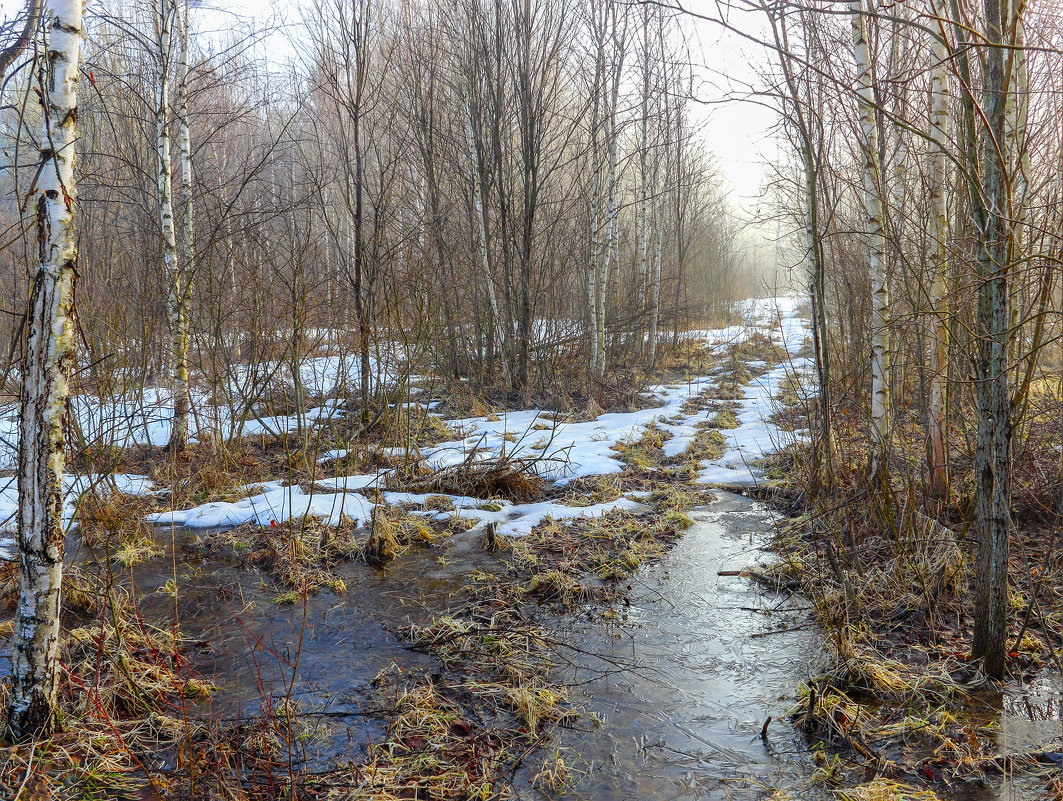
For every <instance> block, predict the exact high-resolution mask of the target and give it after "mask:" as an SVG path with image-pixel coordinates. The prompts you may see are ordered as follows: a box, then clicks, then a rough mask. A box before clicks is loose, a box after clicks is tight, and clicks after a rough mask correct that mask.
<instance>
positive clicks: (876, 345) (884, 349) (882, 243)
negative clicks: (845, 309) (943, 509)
mask: <svg viewBox="0 0 1063 801" xmlns="http://www.w3.org/2000/svg"><path fill="white" fill-rule="evenodd" d="M849 13H850V15H851V17H852V29H853V58H854V60H855V62H856V95H857V109H858V113H859V117H860V151H861V154H862V157H863V168H862V176H863V185H864V211H865V213H866V220H867V230H868V240H869V256H870V276H871V460H870V473H871V475H872V476H874V477H877V476H879V475H880V474H881V473H882V471H883V470H885V469H886V457H887V453H888V451H889V416H888V415H889V385H888V381H889V378H888V370H889V345H890V343H889V324H890V297H889V285H888V281H887V272H886V261H885V253H886V236H885V230H884V228H883V215H882V194H881V191H882V162H881V153H880V151H879V139H878V124H877V121H876V119H875V95H874V76H873V72H872V64H871V47H870V44H869V42H868V37H867V23H866V20H865V13H864V7H863V0H849Z"/></svg>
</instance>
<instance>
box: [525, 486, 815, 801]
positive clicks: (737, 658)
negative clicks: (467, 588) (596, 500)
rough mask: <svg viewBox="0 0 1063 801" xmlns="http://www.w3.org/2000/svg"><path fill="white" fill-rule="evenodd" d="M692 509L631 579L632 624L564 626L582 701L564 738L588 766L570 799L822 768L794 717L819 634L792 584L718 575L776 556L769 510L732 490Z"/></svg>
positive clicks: (755, 793) (740, 793) (748, 782)
mask: <svg viewBox="0 0 1063 801" xmlns="http://www.w3.org/2000/svg"><path fill="white" fill-rule="evenodd" d="M694 519H695V524H694V526H692V527H691V528H690V529H688V530H687V532H686V534H685V535H684V537H683V538H682V539H681V540H680V541H679V542H678V544H677V545H676V547H675V548H674V549H673V550H672V551H671V552H670V553H669V555H668V556H667V557H666V558H665V559H664V560H662V561H661V562H660V563H658V564H656V565H653V566H650V567H648V568H644V569H643V570H642V571H640V573H639V574H638V575H637V576H635V577H634V580H633V581H632V590H631V593H630V607H629V608H628V610H627V615H628V620H627V621H626V623H624V624H623V625H621V626H619V627H615V626H614V627H611V628H607V627H605V626H587V625H578V623H576V625H573V623H575V622H569V623H568V624H566V626H565V628H566V629H567V630H568V631H567V634H566V635H565V636H566V637H567V638H568V640H569V641H570V642H572V643H573V646H574V650H572V651H569V652H566V653H564V654H561V655H559V658H560V659H562V660H563V661H566V662H569V663H570V665H569V666H568V667H567V668H566V670H565V672H566V673H567V678H568V679H569V680H570V681H571V682H572V683H573V684H574V685H576V688H577V692H576V694H575V695H576V698H575V700H576V701H577V702H578V703H580V705H581V706H582V707H583V711H584V715H583V718H582V719H581V720H580V721H578V722H577V723H576V724H575V726H574V727H573V728H572V729H569V730H567V731H566V732H564V734H563V735H562V737H561V745H562V748H563V752H562V753H563V755H564V756H565V758H566V761H567V762H568V764H570V765H572V766H573V767H574V768H575V769H576V770H577V771H580V772H581V773H582V776H581V777H580V778H579V779H578V781H577V783H576V786H575V787H574V788H573V789H572V790H571V791H570V796H569V797H572V798H576V799H602V800H603V801H604V800H605V799H609V800H610V801H612V799H618V800H619V799H635V798H640V799H662V801H663V800H664V799H679V798H690V799H717V798H719V799H729V798H744V797H748V798H755V797H763V796H764V794H765V792H766V791H767V790H768V789H769V788H771V787H788V786H794V785H805V784H806V783H807V778H808V776H809V775H810V774H811V772H812V769H813V767H812V764H811V760H810V759H809V757H808V748H807V745H805V744H804V743H803V742H802V741H800V739H799V738H798V737H797V736H796V735H795V733H794V730H793V729H792V728H791V727H790V726H789V724H788V723H787V722H786V721H785V719H784V718H785V712H786V710H787V708H788V707H789V706H790V705H791V704H792V703H793V702H794V701H795V698H794V693H795V691H796V688H797V685H798V683H799V682H801V681H802V680H804V679H805V678H807V677H810V676H811V675H814V674H815V672H816V664H817V661H818V657H819V653H820V644H819V637H818V635H817V634H816V633H815V631H814V630H813V629H812V628H810V627H809V626H808V619H807V616H806V615H805V613H804V611H803V610H802V609H801V608H800V607H799V605H798V603H799V602H796V601H795V600H794V599H793V598H792V597H791V596H789V595H776V594H774V593H765V592H763V591H761V590H759V589H758V588H757V587H755V586H754V585H753V584H752V583H751V582H750V581H749V580H748V579H746V578H742V577H739V576H734V577H720V576H717V571H721V570H738V569H741V568H744V567H748V566H749V565H751V564H753V563H754V562H756V561H760V560H766V559H768V558H769V557H768V556H767V555H766V554H765V553H764V552H763V551H762V550H761V547H762V545H763V543H764V541H765V538H766V533H765V532H766V530H767V528H768V522H769V516H768V511H767V509H766V508H765V507H764V506H763V504H761V503H759V502H756V501H752V500H750V499H748V498H745V497H743V496H739V495H733V494H729V493H724V494H721V498H720V500H719V501H717V502H716V503H714V504H712V505H710V506H708V507H705V508H703V509H699V510H697V512H695V514H694ZM769 716H771V717H773V718H774V719H775V721H776V722H773V723H771V724H770V725H769V726H768V736H767V740H766V741H764V740H762V739H761V736H760V735H761V729H762V727H763V725H764V722H765V721H766V720H767V718H768V717H769ZM594 721H598V722H597V724H595V723H594ZM534 773H535V768H529V769H527V770H525V771H524V773H523V775H522V777H521V785H522V797H534V795H535V792H534V791H533V790H531V789H530V785H531V783H532V779H533V776H534ZM799 797H802V798H809V797H811V796H810V795H807V794H804V793H802V795H801V796H799Z"/></svg>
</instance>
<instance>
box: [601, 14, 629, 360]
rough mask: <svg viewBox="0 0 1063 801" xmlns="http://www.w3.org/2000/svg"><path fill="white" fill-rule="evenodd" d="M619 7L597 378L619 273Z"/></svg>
mask: <svg viewBox="0 0 1063 801" xmlns="http://www.w3.org/2000/svg"><path fill="white" fill-rule="evenodd" d="M616 15H617V7H616V4H610V29H611V39H612V58H611V60H610V70H611V72H610V78H611V81H610V82H611V85H610V86H609V88H608V92H607V93H606V95H605V98H606V108H605V111H604V118H605V119H604V123H605V149H606V153H607V154H608V155H607V159H606V160H607V165H608V166H607V168H606V178H605V219H604V220H603V225H604V226H605V242H604V243H603V252H602V260H601V268H600V269H601V273H600V275H599V281H598V286H599V287H600V291H599V292H598V297H597V303H598V314H597V316H596V322H597V326H598V330H597V340H598V343H597V346H598V375H600V376H602V375H605V368H606V348H605V345H606V341H605V332H606V315H607V314H608V311H609V306H608V304H607V299H608V297H609V294H610V291H609V290H610V286H611V280H612V278H613V276H615V275H616V273H617V271H618V270H619V263H618V262H619V258H618V253H619V233H620V231H619V217H620V214H619V205H618V203H617V189H618V182H617V139H618V138H619V137H618V135H617V124H616V114H617V103H618V102H619V99H620V79H621V75H622V73H623V68H624V57H625V55H626V52H625V47H624V43H623V41H622V40H621V37H620V34H619V32H618V30H617V18H616Z"/></svg>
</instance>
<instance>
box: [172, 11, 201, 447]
mask: <svg viewBox="0 0 1063 801" xmlns="http://www.w3.org/2000/svg"><path fill="white" fill-rule="evenodd" d="M188 5H189V0H184V7H183V8H180V7H178V6H177V2H176V0H175V2H174V17H175V18H176V20H177V28H178V40H179V46H180V47H179V50H178V70H179V73H178V78H179V82H178V84H177V124H178V138H177V144H178V149H179V152H180V159H181V200H182V202H183V204H184V217H183V219H182V225H181V239H182V241H181V248H182V255H183V256H184V260H183V264H182V265H181V267H180V273H179V276H178V289H179V296H178V298H177V314H176V315H175V316H176V321H177V330H176V332H175V335H174V356H175V358H174V377H173V407H174V408H173V429H172V432H171V436H170V447H171V448H172V449H173V450H177V451H181V450H184V449H185V447H187V445H188V416H189V410H190V407H191V398H190V393H189V389H188V318H189V309H188V305H189V301H190V293H191V283H192V275H193V273H194V269H195V208H194V206H193V199H192V142H191V137H190V135H189V132H188V37H189V31H188ZM182 284H183V286H182Z"/></svg>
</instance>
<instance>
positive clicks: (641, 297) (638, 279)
mask: <svg viewBox="0 0 1063 801" xmlns="http://www.w3.org/2000/svg"><path fill="white" fill-rule="evenodd" d="M642 36H643V52H642V112H641V115H640V118H639V195H638V206H637V215H638V218H637V223H636V232H635V233H636V238H637V244H636V247H635V251H636V260H635V291H634V296H635V297H634V300H635V303H634V305H635V325H634V326H633V327H634V331H635V335H636V337H637V339H638V349H639V350H640V351H641V350H642V348H643V346H644V345H645V340H644V339H643V327H642V325H643V319H642V318H643V315H644V314H645V312H646V301H645V293H646V272H647V266H648V265H647V259H648V254H649V235H648V234H649V232H648V230H647V226H646V211H647V206H649V176H648V173H647V169H646V160H647V156H648V151H649V146H650V141H649V103H650V7H649V5H648V4H647V5H646V6H644V7H643V17H642Z"/></svg>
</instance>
